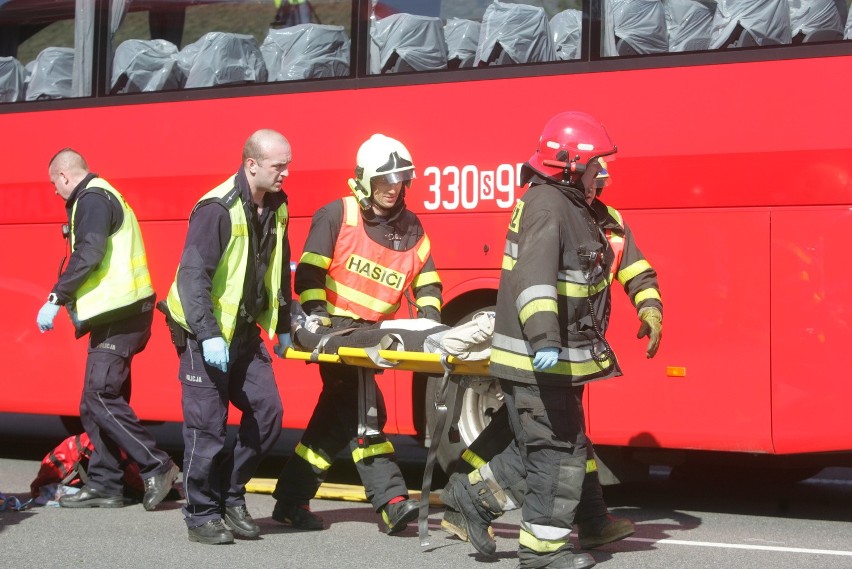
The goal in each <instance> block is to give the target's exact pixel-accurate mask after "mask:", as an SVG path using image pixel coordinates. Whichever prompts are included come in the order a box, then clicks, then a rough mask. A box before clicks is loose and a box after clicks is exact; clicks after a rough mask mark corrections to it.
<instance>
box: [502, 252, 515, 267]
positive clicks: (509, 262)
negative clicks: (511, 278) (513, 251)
mask: <svg viewBox="0 0 852 569" xmlns="http://www.w3.org/2000/svg"><path fill="white" fill-rule="evenodd" d="M515 263H517V261H516V260H515V259H513V258H512V257H510V256H509V255H503V262H502V263H501V264H500V268H501V269H505V270H507V271H511V270H512V269H514V268H515Z"/></svg>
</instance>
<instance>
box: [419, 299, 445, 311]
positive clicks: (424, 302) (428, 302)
mask: <svg viewBox="0 0 852 569" xmlns="http://www.w3.org/2000/svg"><path fill="white" fill-rule="evenodd" d="M417 306H419V307H421V308H423V307H426V306H431V307H433V308H435V309H436V310H437V311H438V312H440V311H441V300H440V299H439V298H436V297H434V296H421V297H420V298H418V299H417Z"/></svg>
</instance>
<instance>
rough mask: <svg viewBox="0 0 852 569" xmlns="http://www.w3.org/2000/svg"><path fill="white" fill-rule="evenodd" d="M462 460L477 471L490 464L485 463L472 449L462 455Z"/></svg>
mask: <svg viewBox="0 0 852 569" xmlns="http://www.w3.org/2000/svg"><path fill="white" fill-rule="evenodd" d="M461 458H462V460H463V461H465V462H466V463H468V464H469V465H471V466H472V467H474V468H475V469H477V470H478V469H480V468H482V467H483V466H485V465H486V464H488V462H487V461H485V460H484V459H483V458H482V457H481V456H479V455H478V454H476V453H475V452H473V451H472V450H470V449H466V450H465V451H464V452H463V453H462V455H461Z"/></svg>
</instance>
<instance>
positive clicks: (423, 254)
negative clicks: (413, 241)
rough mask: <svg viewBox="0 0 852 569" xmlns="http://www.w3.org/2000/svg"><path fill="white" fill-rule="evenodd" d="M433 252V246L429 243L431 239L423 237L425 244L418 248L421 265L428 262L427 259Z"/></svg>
mask: <svg viewBox="0 0 852 569" xmlns="http://www.w3.org/2000/svg"><path fill="white" fill-rule="evenodd" d="M431 250H432V245H431V243H429V237H428V236H427V235H424V236H423V242H422V243H421V244H420V247H418V248H417V257H419V258H420V262H421V263H425V262H426V258H427V257H429V253H430V252H431Z"/></svg>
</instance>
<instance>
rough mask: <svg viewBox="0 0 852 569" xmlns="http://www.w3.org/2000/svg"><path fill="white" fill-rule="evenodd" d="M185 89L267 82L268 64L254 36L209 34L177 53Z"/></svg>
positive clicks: (221, 33) (224, 33) (223, 33)
mask: <svg viewBox="0 0 852 569" xmlns="http://www.w3.org/2000/svg"><path fill="white" fill-rule="evenodd" d="M178 63H179V64H180V67H181V70H182V71H183V73H184V75H185V76H186V87H187V88H192V87H213V86H215V85H228V84H231V83H265V82H266V79H267V71H266V64H265V63H264V62H263V55H261V53H260V47H259V46H258V45H257V40H256V39H254V37H253V36H250V35H247V34H232V33H226V32H208V33H206V34H204V35H203V36H201V38H199V39H198V41H196V42H194V43H191V44H189V45H188V46H186V47H184V48H183V49H182V50H180V53H178Z"/></svg>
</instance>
